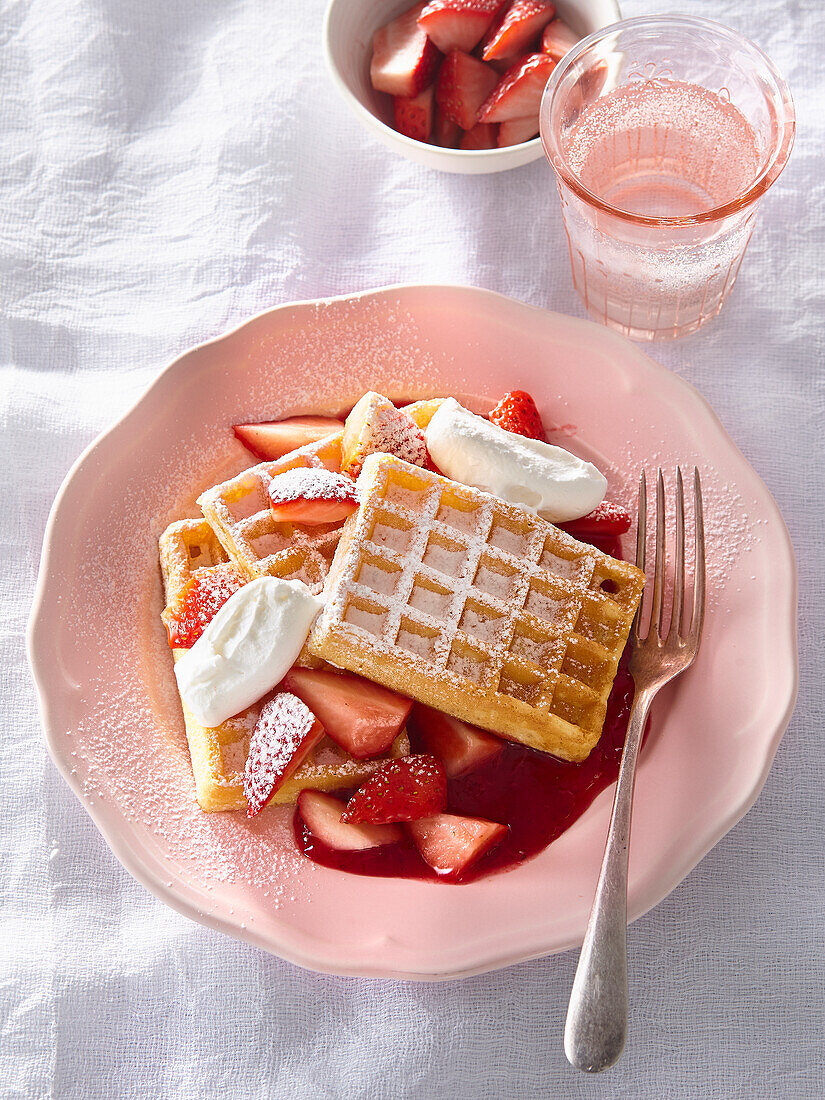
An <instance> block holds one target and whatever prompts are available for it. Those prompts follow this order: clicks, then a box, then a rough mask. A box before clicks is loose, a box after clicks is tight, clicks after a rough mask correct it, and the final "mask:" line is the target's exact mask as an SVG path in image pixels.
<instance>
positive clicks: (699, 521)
mask: <svg viewBox="0 0 825 1100" xmlns="http://www.w3.org/2000/svg"><path fill="white" fill-rule="evenodd" d="M693 496H694V503H693V506H694V509H695V519H694V531H695V546H696V549H695V555H696V565H695V569H694V577H693V617H692V618H691V622H690V634H691V638H692V639H694V640H695V641H697V642H698V641H699V637H700V635H701V633H702V623H703V622H704V619H705V520H704V512H703V508H702V482H701V480H700V478H699V470H698V468H697V467H696V466H694V467H693Z"/></svg>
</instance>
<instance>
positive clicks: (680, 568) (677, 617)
mask: <svg viewBox="0 0 825 1100" xmlns="http://www.w3.org/2000/svg"><path fill="white" fill-rule="evenodd" d="M684 614H685V487H684V482H683V480H682V468H681V466H677V467H676V566H675V570H674V574H673V614H672V615H671V618H670V630H669V631H668V640H672V639H674V638H678V637H679V630H680V629H681V626H682V618H683V616H684Z"/></svg>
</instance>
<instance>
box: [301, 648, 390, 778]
mask: <svg viewBox="0 0 825 1100" xmlns="http://www.w3.org/2000/svg"><path fill="white" fill-rule="evenodd" d="M283 686H284V688H285V689H286V690H287V691H291V692H293V693H294V694H295V695H297V696H298V698H299V699H303V701H304V702H305V703H306V704H307V706H308V707H310V708H311V709H312V711H313V712H314V713H315V714H317V715H318V717H319V718H320V720H321V722H322V723H323V725H324V729H325V730H326V731H327V733H328V734H329V736H330V737H331V738H332V739H333V741H335V742H336V743H337V744H339V745H340V746H341V748H342V749H346V750H347V752H349V753H351V754H352V755H353V756H355V757H358V758H359V759H363V758H364V757H368V756H377V755H378V754H379V753H382V752H386V751H387V749H388V748H389V747H390V745H391V744H392V743H393V741H394V740H395V738H396V737H397V736H398V734H399V733H400V732H401V730H402V729H403V727H404V723H405V722H406V721H407V717H408V716H409V713H410V710H411V708H412V700H410V699H405V698H404V697H403V696H401V695H396V694H395V692H392V691H388V690H387V688H384V687H380V686H379V685H378V684H373V683H371V681H369V680H364V679H363V678H362V677H361V676H352V675H350V674H349V673H337V672H324V671H321V670H317V669H309V668H293V669H291V670H290V671H289V672H288V673H287V674H286V677H285V679H284V682H283Z"/></svg>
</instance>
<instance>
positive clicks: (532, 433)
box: [487, 390, 547, 443]
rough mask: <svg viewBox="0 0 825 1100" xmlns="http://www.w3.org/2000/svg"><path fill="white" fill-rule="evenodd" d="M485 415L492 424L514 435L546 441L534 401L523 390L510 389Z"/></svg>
mask: <svg viewBox="0 0 825 1100" xmlns="http://www.w3.org/2000/svg"><path fill="white" fill-rule="evenodd" d="M487 415H488V417H489V418H490V420H492V422H493V423H494V424H498V426H499V427H500V428H504V430H505V431H507V432H515V434H516V435H526V436H527V438H528V439H540V440H541V441H542V442H543V443H546V442H547V436H546V435H545V434H544V425H543V424H542V422H541V417H540V416H539V410H538V409H537V408H536V403H535V401H534V400H533V398H532V397H531V396H530V394H529V393H526V392H525V391H524V390H511V391H510V392H509V393H506V394H505V395H504V397H502V399H501V401H499V403H498V404H497V405H496V407H495V408H494V409H490V411H489V413H488V414H487Z"/></svg>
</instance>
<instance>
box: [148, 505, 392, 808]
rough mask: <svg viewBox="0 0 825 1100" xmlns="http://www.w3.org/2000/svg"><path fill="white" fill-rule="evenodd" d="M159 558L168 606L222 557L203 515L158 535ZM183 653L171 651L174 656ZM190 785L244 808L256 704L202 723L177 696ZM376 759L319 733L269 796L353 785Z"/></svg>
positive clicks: (201, 798) (221, 804)
mask: <svg viewBox="0 0 825 1100" xmlns="http://www.w3.org/2000/svg"><path fill="white" fill-rule="evenodd" d="M159 547H160V563H161V571H162V573H163V584H164V590H165V593H166V603H167V606H168V605H170V604H171V603H172V602H173V601H174V599H175V597H176V596H177V594H178V593H179V592H180V590H181V589H182V588H183V586H184V585H185V584H186V582H187V581H188V580H189V578H190V577H191V576H192V575H193V574H194V573H195V572H197V571H198V570H200V569H210V568H214V567H215V566H216V565H218V564H220V563H221V562H224V561H226V560H227V557H226V554H225V553H224V550H223V548H222V546H221V544H220V543H219V542H218V540H217V538H216V537H215V534H214V532H213V531H212V529H211V527H210V526H209V524H208V523H206V522H205V521H204V520H197V519H184V520H180V521H178V522H177V523H173V524H172V525H171V526H170V527H168V528H167V529H166V531H164V533H163V534H162V535H161V537H160V543H159ZM184 652H186V651H185V650H182V649H175V650H173V651H172V653H173V657H174V660H175V661H177V660H178V658H179V657H180V656H181V655H182V654H183V653H184ZM181 707H182V708H183V719H184V724H185V726H186V737H187V740H188V742H189V754H190V756H191V758H192V772H193V774H194V777H195V789H196V792H197V799H198V803H199V805H200V807H201V809H202V810H207V811H214V810H240V809H244V808H245V807H246V799H245V798H244V793H243V773H244V767H245V765H246V758H247V755H248V753H249V738H250V736H251V734H252V731H253V730H254V728H255V723H256V722H257V720H258V715H259V713H260V706H259V705H256V706H253V707H250V708H249V709H248V710H245V711H242V712H241V713H240V714H236V715H234V716H233V717H232V718H229V719H228V720H227V721H226V722H223V723H222V724H221V725H220V726H216V727H215V728H213V729H208V728H207V727H205V726H202V725H201V724H200V723H199V722H198V721H197V719H196V718H195V717H194V715H193V714H192V713H191V711H190V710H189V709H188V707H187V706H186V704H185V703H184V702H183V700H181ZM409 751H410V746H409V741H408V739H407V735H406V733H405V732H402V733H401V734H400V735H399V736H398V737H397V738H396V739H395V741H394V743H393V745H392V746H391V749H390V752H389V753H388V755H389V756H393V757H394V756H406V755H407V753H408V752H409ZM381 762H382V761H381V760H380V759H375V760H355V759H354V758H353V757H351V756H350V755H349V754H348V753H346V752H344V750H343V749H341V748H339V747H338V746H337V745H336V744H334V742H332V741H331V740H330V739H329V738H324V740H323V741H322V742H321V744H320V745H319V746H318V748H317V749H316V750H315V752H314V754H311V757H310V758H309V759H307V760H306V761H304V763H303V764H302V765H301V767H300V768H299V769H298V770H297V771H296V772H295V774H294V775H293V776H292V777H291V778H290V779H288V780H287V781H286V782H285V783H284V784H283V786H282V787H281V788H280V789H279V790H278V791H276V793H275V794H274V795H273V797H272V802H273V804H274V803H284V802H294V801H295V799H296V798H297V797H298V794H299V792H300V791H302V790H303V789H304V788H306V787H311V788H313V789H314V790H319V791H331V790H338V789H341V788H348V787H357V786H359V785H360V784H361V783H363V781H364V780H365V779H366V778H367V776H369V775H370V774H371V773H372V772H373V771H375V769H376V768H377V767H379V766H380V764H381Z"/></svg>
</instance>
